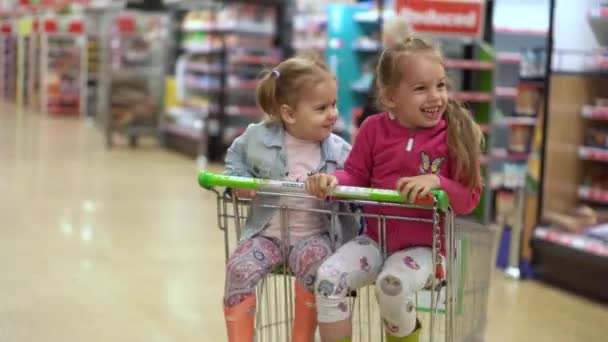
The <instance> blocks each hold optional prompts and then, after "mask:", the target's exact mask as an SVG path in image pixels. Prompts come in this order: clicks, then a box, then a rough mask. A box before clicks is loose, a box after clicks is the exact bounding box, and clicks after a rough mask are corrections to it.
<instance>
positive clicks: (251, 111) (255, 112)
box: [226, 105, 262, 117]
mask: <svg viewBox="0 0 608 342" xmlns="http://www.w3.org/2000/svg"><path fill="white" fill-rule="evenodd" d="M226 115H230V116H248V117H260V116H261V115H262V114H261V112H260V110H259V109H258V107H255V106H230V105H229V106H226Z"/></svg>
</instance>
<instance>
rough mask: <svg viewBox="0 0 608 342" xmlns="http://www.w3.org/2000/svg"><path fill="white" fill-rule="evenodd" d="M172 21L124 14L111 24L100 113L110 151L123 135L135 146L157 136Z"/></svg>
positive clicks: (103, 58)
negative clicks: (141, 139) (149, 137)
mask: <svg viewBox="0 0 608 342" xmlns="http://www.w3.org/2000/svg"><path fill="white" fill-rule="evenodd" d="M168 26H169V20H168V17H167V15H165V14H162V13H152V12H140V11H122V12H120V13H117V14H115V15H112V16H110V17H108V18H107V20H106V23H105V24H104V27H105V28H106V30H105V31H106V32H109V35H108V37H107V38H106V41H104V42H103V43H102V53H101V63H100V67H101V68H100V70H99V76H100V77H101V78H100V79H99V92H100V96H99V108H100V109H99V113H102V114H103V115H106V117H105V130H106V143H107V146H108V147H111V146H112V145H113V141H114V135H115V134H121V135H123V136H126V137H127V138H128V139H129V144H130V145H132V146H134V145H137V143H138V140H139V137H140V136H142V135H152V136H155V137H157V136H158V125H159V120H160V113H161V111H162V108H163V98H164V87H165V58H166V54H167V51H166V48H165V44H166V40H167V37H168Z"/></svg>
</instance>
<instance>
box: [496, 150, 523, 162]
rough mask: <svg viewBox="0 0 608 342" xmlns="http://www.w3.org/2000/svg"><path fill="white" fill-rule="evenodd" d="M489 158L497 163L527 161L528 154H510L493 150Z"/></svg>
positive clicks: (506, 151) (509, 152)
mask: <svg viewBox="0 0 608 342" xmlns="http://www.w3.org/2000/svg"><path fill="white" fill-rule="evenodd" d="M490 158H491V159H492V160H497V161H522V162H523V161H527V160H528V159H529V158H530V153H525V152H511V151H508V150H506V149H501V148H495V149H492V151H491V152H490Z"/></svg>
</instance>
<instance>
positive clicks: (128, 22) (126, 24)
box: [116, 15, 137, 33]
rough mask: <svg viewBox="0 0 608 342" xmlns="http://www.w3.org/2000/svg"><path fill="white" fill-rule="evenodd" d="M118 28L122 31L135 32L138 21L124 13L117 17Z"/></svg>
mask: <svg viewBox="0 0 608 342" xmlns="http://www.w3.org/2000/svg"><path fill="white" fill-rule="evenodd" d="M116 24H117V25H118V30H119V31H120V32H121V33H133V32H135V31H137V23H136V22H135V18H134V17H132V16H127V15H123V16H120V17H118V18H117V19H116Z"/></svg>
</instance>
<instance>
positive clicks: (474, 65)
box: [445, 58, 495, 70]
mask: <svg viewBox="0 0 608 342" xmlns="http://www.w3.org/2000/svg"><path fill="white" fill-rule="evenodd" d="M445 66H446V67H447V68H448V69H465V70H493V69H494V67H495V64H494V63H492V62H482V61H472V60H469V59H449V58H448V59H446V60H445Z"/></svg>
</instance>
